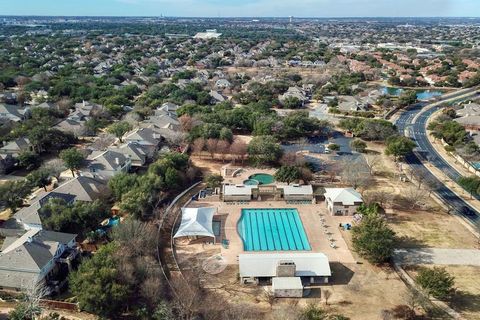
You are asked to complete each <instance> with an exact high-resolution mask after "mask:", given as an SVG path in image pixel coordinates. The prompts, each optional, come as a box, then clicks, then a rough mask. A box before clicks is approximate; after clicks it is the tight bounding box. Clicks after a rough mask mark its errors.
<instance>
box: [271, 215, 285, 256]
mask: <svg viewBox="0 0 480 320" xmlns="http://www.w3.org/2000/svg"><path fill="white" fill-rule="evenodd" d="M268 220H269V221H270V225H271V226H272V237H273V243H274V246H275V250H281V249H282V243H281V242H280V237H279V234H278V226H277V221H275V212H274V211H269V212H268Z"/></svg>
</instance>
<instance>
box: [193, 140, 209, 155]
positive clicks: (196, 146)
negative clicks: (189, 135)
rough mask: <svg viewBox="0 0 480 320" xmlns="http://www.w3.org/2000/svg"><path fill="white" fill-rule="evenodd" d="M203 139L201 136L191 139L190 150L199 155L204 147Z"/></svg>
mask: <svg viewBox="0 0 480 320" xmlns="http://www.w3.org/2000/svg"><path fill="white" fill-rule="evenodd" d="M205 144H206V142H205V139H203V138H198V139H195V141H193V146H192V149H193V150H192V151H193V153H194V154H197V155H201V154H202V151H203V149H204V148H205Z"/></svg>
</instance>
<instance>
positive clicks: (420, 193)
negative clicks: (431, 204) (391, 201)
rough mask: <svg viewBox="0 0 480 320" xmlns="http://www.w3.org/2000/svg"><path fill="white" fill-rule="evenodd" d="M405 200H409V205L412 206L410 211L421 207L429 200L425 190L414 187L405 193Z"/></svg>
mask: <svg viewBox="0 0 480 320" xmlns="http://www.w3.org/2000/svg"><path fill="white" fill-rule="evenodd" d="M403 195H404V198H405V200H407V202H408V204H409V205H410V209H415V208H416V207H419V206H420V205H421V204H423V203H425V200H426V198H427V192H426V191H425V189H422V188H417V187H414V186H411V187H409V188H408V189H407V190H405V192H404V194H403Z"/></svg>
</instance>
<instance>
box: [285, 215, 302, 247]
mask: <svg viewBox="0 0 480 320" xmlns="http://www.w3.org/2000/svg"><path fill="white" fill-rule="evenodd" d="M287 219H288V223H289V224H290V232H291V233H292V236H293V240H294V242H295V249H296V250H302V248H301V241H299V240H300V235H299V234H298V229H297V227H296V226H295V228H293V226H294V225H295V219H293V216H292V214H289V215H288V216H287ZM299 242H300V243H299Z"/></svg>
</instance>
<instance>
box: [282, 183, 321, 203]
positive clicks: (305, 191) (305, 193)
mask: <svg viewBox="0 0 480 320" xmlns="http://www.w3.org/2000/svg"><path fill="white" fill-rule="evenodd" d="M278 188H282V189H283V197H284V198H285V200H312V199H313V188H312V186H311V185H303V186H301V185H298V184H292V185H286V186H278Z"/></svg>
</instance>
